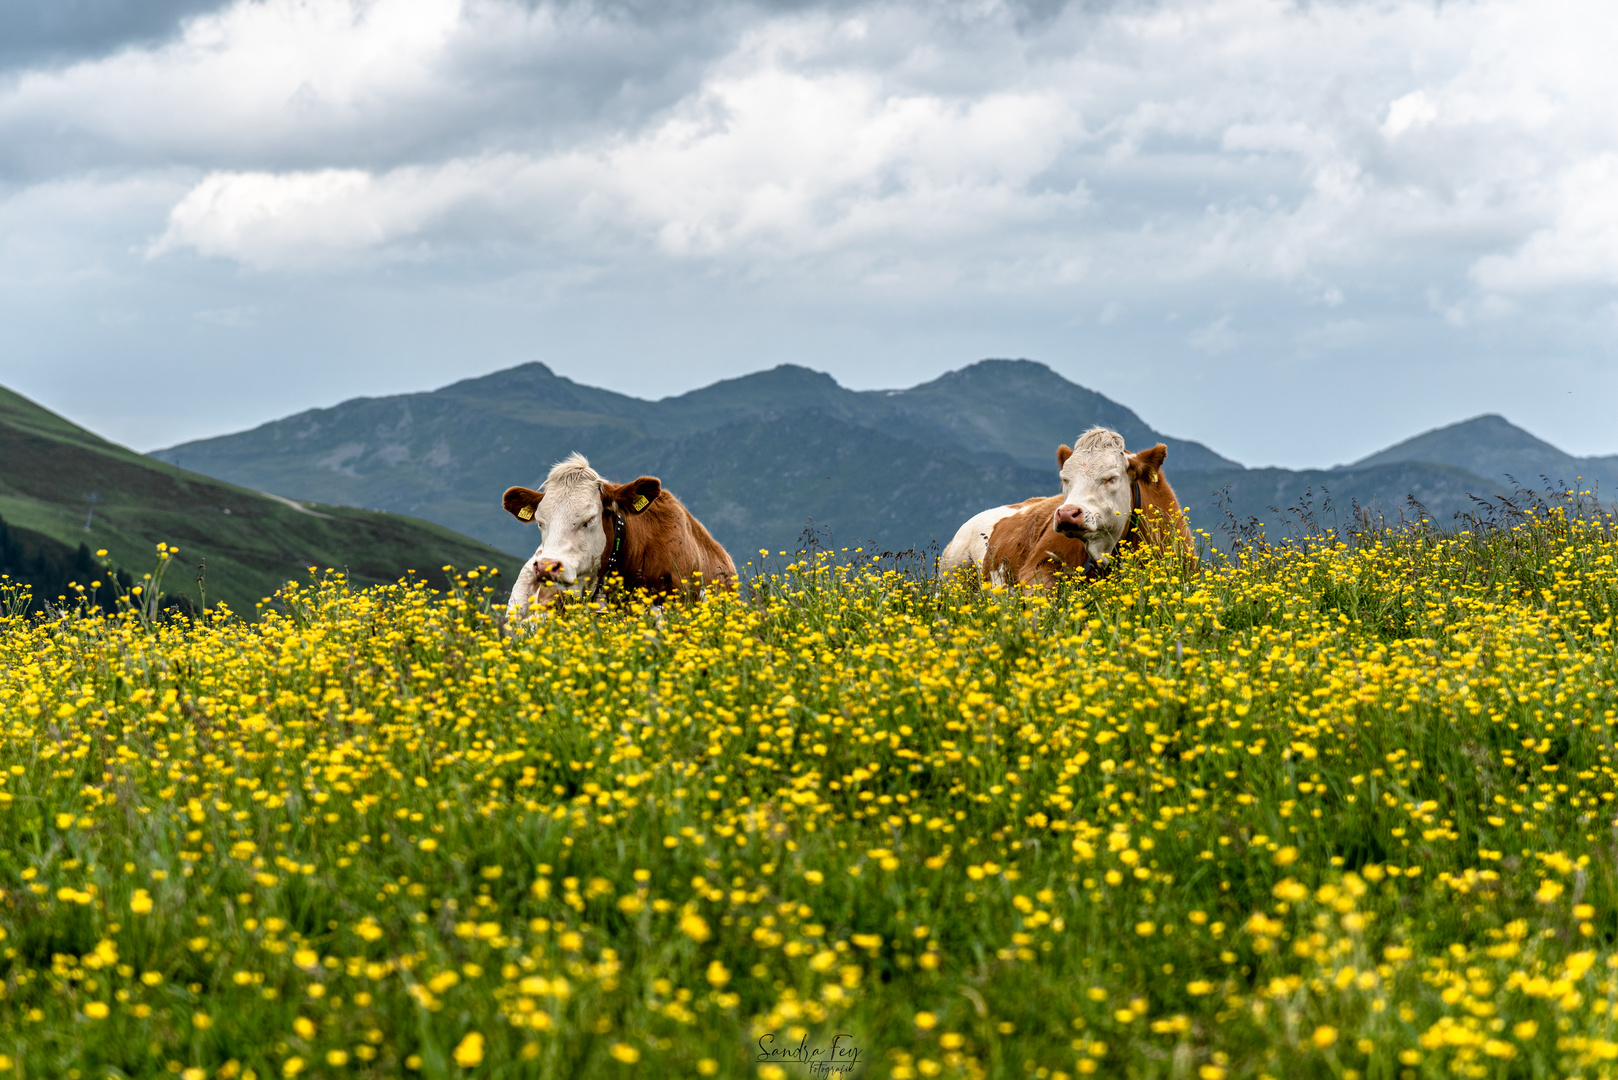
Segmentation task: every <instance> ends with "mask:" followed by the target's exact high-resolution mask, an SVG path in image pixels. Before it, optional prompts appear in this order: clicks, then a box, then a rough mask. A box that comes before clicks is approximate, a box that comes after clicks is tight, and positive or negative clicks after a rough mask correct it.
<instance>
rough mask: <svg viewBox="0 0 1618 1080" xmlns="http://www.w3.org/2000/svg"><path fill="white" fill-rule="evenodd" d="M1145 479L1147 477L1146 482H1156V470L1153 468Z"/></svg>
mask: <svg viewBox="0 0 1618 1080" xmlns="http://www.w3.org/2000/svg"><path fill="white" fill-rule="evenodd" d="M1146 479H1147V482H1148V483H1152V484H1155V483H1157V470H1156V469H1153V470H1152V474H1151V475H1150V476H1149V477H1147V478H1146Z"/></svg>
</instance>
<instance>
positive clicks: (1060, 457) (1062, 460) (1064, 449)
mask: <svg viewBox="0 0 1618 1080" xmlns="http://www.w3.org/2000/svg"><path fill="white" fill-rule="evenodd" d="M1072 456H1073V448H1072V447H1071V446H1069V445H1068V444H1067V443H1063V444H1062V445H1061V446H1058V447H1057V448H1056V467H1057V468H1058V469H1060V468H1061V467H1062V466H1063V465H1066V464H1067V459H1068V458H1070V457H1072Z"/></svg>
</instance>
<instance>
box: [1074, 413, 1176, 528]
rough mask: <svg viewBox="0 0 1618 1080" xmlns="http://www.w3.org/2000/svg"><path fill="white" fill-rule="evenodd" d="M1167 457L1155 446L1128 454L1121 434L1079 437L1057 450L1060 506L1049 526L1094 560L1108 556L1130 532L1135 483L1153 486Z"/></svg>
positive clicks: (1164, 449)
mask: <svg viewBox="0 0 1618 1080" xmlns="http://www.w3.org/2000/svg"><path fill="white" fill-rule="evenodd" d="M1167 453H1168V448H1167V447H1165V446H1164V445H1163V444H1161V443H1159V444H1158V445H1156V446H1154V447H1152V448H1151V449H1150V450H1142V451H1141V452H1140V453H1138V454H1133V455H1131V454H1130V453H1129V452H1128V451H1127V450H1126V449H1124V437H1123V436H1122V435H1120V434H1118V433H1117V432H1116V431H1109V430H1108V429H1106V428H1100V427H1097V428H1091V429H1090V430H1089V431H1086V432H1085V433H1084V434H1083V435H1081V436H1079V438H1078V441H1077V442H1075V443H1074V445H1073V448H1072V449H1071V450H1070V449H1068V447H1067V446H1065V445H1064V446H1061V447H1059V448H1058V449H1057V451H1056V464H1057V466H1058V467H1059V468H1060V469H1061V476H1062V503H1061V505H1060V506H1058V507H1057V508H1056V511H1055V515H1054V520H1053V521H1052V525H1053V527H1054V528H1055V529H1056V531H1057V532H1059V533H1061V534H1062V535H1063V536H1072V537H1076V538H1077V539H1080V540H1083V541H1084V546H1085V549H1086V550H1087V551H1088V552H1089V553H1090V557H1091V558H1092V559H1102V558H1105V557H1107V556H1110V555H1111V554H1112V552H1113V549H1114V548H1116V547H1117V546H1118V541H1119V540H1122V539H1123V536H1124V532H1125V530H1126V529H1128V527H1129V515H1130V512H1131V510H1132V508H1133V505H1134V503H1133V498H1132V485H1133V483H1134V481H1136V480H1139V481H1142V482H1145V483H1156V482H1157V479H1158V470H1159V469H1161V468H1162V467H1163V459H1164V457H1165V456H1166V455H1167Z"/></svg>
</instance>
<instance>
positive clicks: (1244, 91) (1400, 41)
mask: <svg viewBox="0 0 1618 1080" xmlns="http://www.w3.org/2000/svg"><path fill="white" fill-rule="evenodd" d="M683 21H684V22H685V23H690V24H693V25H697V26H698V27H699V28H700V29H701V30H702V31H703V32H704V33H706V35H707V39H708V40H707V41H706V42H705V43H704V44H702V45H700V46H699V45H697V44H695V43H694V40H693V36H692V33H691V32H689V31H686V30H683V29H681V20H679V19H674V18H671V19H669V20H668V21H666V22H662V23H658V24H657V25H655V26H653V25H649V24H648V23H646V22H645V21H644V20H637V19H635V18H632V17H630V16H628V15H627V14H625V13H624V12H622V11H620V10H618V9H613V8H609V7H601V6H594V5H591V4H587V3H579V4H566V5H558V4H541V5H539V6H538V7H534V8H530V7H527V6H524V5H519V4H517V3H514V2H507V0H369V2H366V0H241V2H238V3H236V4H234V5H232V6H229V7H227V8H225V9H223V10H221V11H219V12H217V13H214V14H208V15H203V16H200V17H197V18H195V19H193V20H192V21H191V22H190V23H188V24H187V26H186V28H185V29H184V31H183V33H181V34H180V35H179V37H178V38H177V39H176V40H174V41H172V42H170V43H168V44H166V45H163V46H161V47H157V48H144V49H129V50H125V51H123V52H120V53H117V54H115V55H113V56H110V57H107V58H104V59H101V60H97V61H92V62H84V63H79V64H75V65H72V66H70V67H67V68H63V69H60V70H47V71H37V72H32V73H27V74H24V75H23V76H22V77H20V78H19V79H18V80H17V81H16V82H15V83H14V84H13V85H11V86H9V87H7V88H5V89H4V90H0V140H5V139H20V140H22V143H23V144H25V145H26V144H28V143H29V140H30V137H31V138H32V140H33V143H34V144H37V145H33V146H32V148H31V149H25V150H24V151H21V152H18V154H17V157H18V159H19V160H20V161H21V162H22V165H20V166H19V167H22V168H25V169H26V168H42V167H45V166H44V165H42V164H40V162H41V161H43V160H44V159H47V158H49V157H51V156H52V155H56V156H63V155H66V156H71V157H74V158H75V159H76V160H81V161H94V160H98V159H106V160H116V161H119V162H120V163H122V165H123V166H124V167H129V162H130V161H131V159H136V160H142V159H144V160H147V161H150V162H151V163H152V165H153V167H156V166H158V165H161V166H162V167H165V168H173V167H188V168H192V169H194V170H196V174H197V176H198V180H197V181H196V183H195V185H194V186H193V187H192V189H191V190H190V191H189V192H188V193H187V194H186V195H185V196H184V197H183V198H182V199H180V200H179V201H178V202H177V203H176V205H175V206H174V207H173V209H172V212H171V214H170V216H169V220H168V222H167V224H166V228H164V229H163V230H162V231H161V233H160V235H159V236H158V238H157V239H156V241H155V242H154V243H153V244H152V245H151V247H150V249H149V250H150V251H151V252H152V253H155V254H162V253H167V252H172V251H175V250H177V249H182V248H189V249H193V250H195V251H197V252H198V253H201V254H204V255H207V256H212V257H224V258H230V259H236V260H238V261H241V262H243V263H245V264H247V265H250V266H254V267H259V268H272V267H273V268H279V269H283V270H308V269H317V268H320V269H330V268H333V267H337V268H342V267H355V266H365V265H369V262H368V259H374V258H376V257H382V258H404V259H409V260H412V261H416V262H420V261H422V260H427V261H430V260H432V259H433V258H434V257H436V256H439V255H446V256H449V257H452V258H454V257H455V252H457V251H458V250H462V249H466V248H469V247H471V248H476V247H479V246H484V245H487V244H489V243H490V242H492V241H498V242H499V243H500V244H502V245H504V246H505V247H506V248H507V249H508V250H509V249H515V248H520V247H521V245H523V244H527V245H529V246H530V249H531V251H532V253H533V257H534V258H539V259H544V260H546V261H548V262H554V261H556V260H563V261H567V260H584V261H588V262H592V263H599V261H600V260H601V258H602V257H603V253H604V252H605V253H606V257H607V258H608V259H609V260H612V259H632V260H637V261H638V260H640V259H642V258H644V257H645V255H647V254H652V255H655V256H659V257H664V258H672V259H674V260H677V261H681V262H683V261H688V260H691V259H699V260H707V261H711V262H714V263H715V264H716V265H718V266H722V267H725V268H728V269H731V270H734V271H735V272H737V273H739V274H741V275H742V276H748V275H752V274H758V273H765V274H772V273H778V272H780V271H781V268H782V267H783V266H787V265H796V266H798V267H799V268H800V270H802V271H803V272H805V273H811V274H813V273H834V274H836V275H838V276H840V277H841V276H846V275H847V274H849V273H850V272H852V273H853V277H854V279H855V280H861V279H863V278H864V277H865V276H866V275H880V274H882V273H884V272H886V271H889V270H891V268H892V267H893V266H894V265H897V264H898V263H900V262H905V261H911V262H914V261H915V260H914V258H913V257H914V256H916V255H918V254H922V253H925V259H924V261H926V262H927V263H929V264H930V265H933V266H934V267H939V266H940V264H939V262H938V260H939V259H943V260H944V262H945V263H946V264H948V266H947V267H946V268H944V269H943V270H942V271H941V276H936V277H935V279H934V280H937V281H941V282H960V281H964V280H973V281H976V282H978V284H979V285H980V286H981V287H985V288H990V289H1004V288H1023V287H1026V286H1028V285H1029V284H1031V283H1045V284H1047V285H1049V286H1052V287H1071V286H1073V285H1075V284H1080V283H1085V282H1091V283H1096V282H1102V281H1106V282H1111V283H1114V284H1119V283H1124V282H1134V283H1136V284H1144V285H1151V284H1154V283H1155V284H1158V285H1165V284H1166V285H1169V286H1171V287H1181V286H1184V285H1185V284H1186V283H1189V282H1198V281H1206V280H1210V279H1213V278H1217V277H1221V276H1225V275H1230V274H1235V275H1238V276H1240V277H1243V278H1247V279H1250V280H1255V281H1270V282H1283V283H1286V282H1297V283H1299V288H1300V289H1301V290H1302V292H1304V293H1311V292H1312V291H1313V292H1318V286H1316V285H1315V284H1312V283H1313V282H1316V281H1318V279H1319V278H1320V277H1322V276H1331V277H1333V278H1338V277H1340V275H1338V274H1336V273H1334V271H1335V270H1337V269H1338V268H1347V269H1350V270H1359V271H1362V272H1366V273H1369V274H1370V275H1371V276H1372V277H1373V278H1374V277H1377V276H1379V272H1378V271H1377V270H1376V267H1377V266H1378V265H1379V264H1380V263H1381V262H1382V261H1384V260H1388V259H1398V260H1406V259H1409V258H1411V257H1415V258H1423V257H1426V255H1427V253H1429V252H1435V251H1438V250H1439V249H1443V250H1444V252H1445V253H1444V254H1443V255H1442V256H1441V257H1442V258H1449V259H1454V258H1455V255H1453V254H1449V252H1452V251H1455V252H1459V253H1461V257H1462V258H1463V260H1464V263H1463V265H1474V264H1475V268H1474V277H1475V278H1476V280H1478V281H1479V282H1480V283H1483V284H1484V285H1485V287H1487V288H1491V289H1496V288H1498V289H1522V288H1525V287H1529V286H1527V285H1525V284H1524V283H1525V282H1530V281H1537V282H1554V283H1557V284H1565V283H1576V282H1581V281H1582V282H1587V283H1588V282H1600V283H1605V282H1608V281H1609V280H1610V278H1611V274H1612V266H1611V263H1610V260H1607V259H1605V258H1604V257H1603V255H1602V250H1603V248H1602V241H1601V240H1600V239H1599V238H1598V239H1596V240H1592V241H1590V242H1588V243H1583V244H1582V245H1581V242H1580V241H1579V230H1580V229H1581V228H1583V227H1585V226H1587V225H1588V224H1589V219H1590V218H1591V216H1592V215H1594V216H1595V217H1596V218H1597V224H1598V225H1599V224H1600V223H1601V222H1604V221H1607V220H1608V219H1607V218H1606V217H1602V216H1601V215H1602V214H1606V213H1608V212H1607V211H1603V210H1588V209H1586V210H1579V209H1578V208H1577V207H1575V206H1574V202H1575V201H1576V200H1579V199H1585V198H1587V197H1594V198H1596V199H1597V201H1600V200H1601V194H1600V191H1599V187H1600V183H1601V181H1602V177H1603V176H1604V174H1601V173H1600V169H1601V168H1605V167H1606V166H1600V165H1599V163H1600V161H1601V160H1602V158H1601V155H1602V154H1603V153H1607V152H1608V151H1609V148H1610V147H1611V146H1613V145H1614V144H1615V142H1618V128H1615V126H1614V122H1613V121H1612V120H1611V118H1610V117H1603V116H1602V115H1601V114H1602V113H1603V110H1592V109H1588V108H1578V107H1577V103H1579V102H1590V101H1596V100H1612V99H1615V98H1618V74H1615V73H1614V70H1613V68H1612V66H1611V65H1609V64H1606V63H1605V61H1604V57H1603V56H1602V54H1601V50H1600V48H1599V45H1598V43H1599V42H1600V41H1601V40H1603V39H1604V38H1605V36H1606V35H1605V34H1604V33H1603V27H1605V28H1606V29H1607V30H1612V31H1614V32H1618V13H1615V12H1614V11H1609V10H1607V9H1605V8H1601V7H1598V6H1594V5H1592V4H1590V3H1586V2H1581V0H1551V2H1550V3H1548V4H1546V5H1542V6H1539V7H1536V8H1535V9H1534V10H1532V11H1529V10H1526V9H1524V8H1523V6H1522V5H1519V4H1515V3H1511V2H1509V0H1478V2H1474V3H1468V4H1458V5H1446V6H1443V7H1440V8H1434V7H1432V6H1430V5H1426V4H1416V3H1410V4H1360V3H1340V4H1319V5H1310V6H1306V7H1305V6H1296V5H1294V4H1291V3H1286V2H1281V0H1212V2H1208V3H1191V2H1190V0H1181V2H1171V3H1164V4H1156V5H1150V6H1144V5H1142V6H1136V5H1131V4H1124V5H1118V6H1113V7H1107V8H1104V9H1100V10H1086V9H1085V8H1084V7H1081V6H1079V5H1073V6H1070V7H1068V8H1066V9H1064V10H1063V11H1062V12H1061V13H1060V14H1058V15H1056V16H1055V17H1054V18H1052V19H1049V20H1046V21H1042V22H1039V23H1038V24H1037V26H1036V27H1035V28H1033V29H1030V24H1027V23H1025V22H1023V21H1021V20H1020V19H1019V17H1018V12H1017V11H1016V9H1013V8H1009V7H1007V6H1004V5H1003V4H999V3H989V4H958V5H940V6H922V5H911V4H908V3H882V2H873V3H867V4H863V5H860V6H859V7H858V8H856V9H855V11H854V14H852V15H850V14H849V13H848V12H847V11H846V10H844V11H841V12H830V11H822V10H818V9H814V8H810V9H807V10H804V11H801V12H788V13H772V12H771V11H770V10H769V9H752V8H749V7H745V6H740V5H736V6H727V5H723V4H721V5H716V6H713V7H711V8H707V9H703V11H702V13H701V14H700V15H690V16H687V17H685V18H684V20H683ZM1581 21H1582V22H1583V23H1584V25H1585V30H1584V32H1582V33H1580V34H1577V35H1574V34H1571V33H1569V32H1568V31H1567V30H1566V29H1565V28H1566V27H1567V26H1569V25H1573V24H1577V23H1579V22H1581ZM659 34H662V35H663V36H664V37H666V38H667V39H668V40H669V42H671V44H667V45H660V44H659ZM580 58H582V59H580ZM47 128H50V129H51V130H53V131H54V132H55V135H54V136H53V137H52V138H51V139H50V140H48V141H47V140H45V139H44V137H43V135H42V133H43V132H44V131H45V130H46V129H47ZM1592 170H1594V172H1592ZM1558 178H1560V179H1558ZM1581 178H1583V179H1581ZM1536 229H1538V230H1540V233H1539V234H1535V230H1536ZM1602 235H1605V234H1602ZM883 248H885V249H886V250H878V249H883ZM900 248H902V249H904V251H905V253H906V254H905V255H904V256H900V257H896V255H895V252H896V251H897V250H898V249H900ZM1608 248H1609V249H1610V245H1608ZM1502 259H1504V260H1506V261H1504V262H1502V261H1501V260H1502ZM1491 282H1492V283H1499V284H1489V283H1491ZM1533 287H1540V286H1533Z"/></svg>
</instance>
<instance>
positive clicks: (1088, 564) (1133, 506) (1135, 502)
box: [1084, 480, 1141, 581]
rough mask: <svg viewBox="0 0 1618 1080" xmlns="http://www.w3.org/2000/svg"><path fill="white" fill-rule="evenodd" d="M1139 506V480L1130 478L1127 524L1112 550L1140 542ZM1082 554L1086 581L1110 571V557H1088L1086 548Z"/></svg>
mask: <svg viewBox="0 0 1618 1080" xmlns="http://www.w3.org/2000/svg"><path fill="white" fill-rule="evenodd" d="M1140 508H1141V501H1140V481H1139V480H1131V481H1130V482H1129V524H1128V525H1127V526H1125V528H1124V535H1123V536H1121V537H1119V538H1118V546H1117V547H1116V548H1114V549H1113V550H1114V551H1118V550H1121V549H1122V548H1123V547H1124V545H1125V544H1130V545H1133V544H1135V543H1139V542H1140V529H1139V528H1138V525H1139V522H1140ZM1084 554H1085V558H1084V579H1085V580H1086V581H1096V580H1098V579H1100V578H1104V577H1106V576H1107V575H1108V574H1110V573H1112V560H1111V559H1108V560H1107V561H1106V562H1101V561H1099V560H1096V559H1092V558H1090V553H1089V551H1088V550H1086V551H1085V553H1084Z"/></svg>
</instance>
